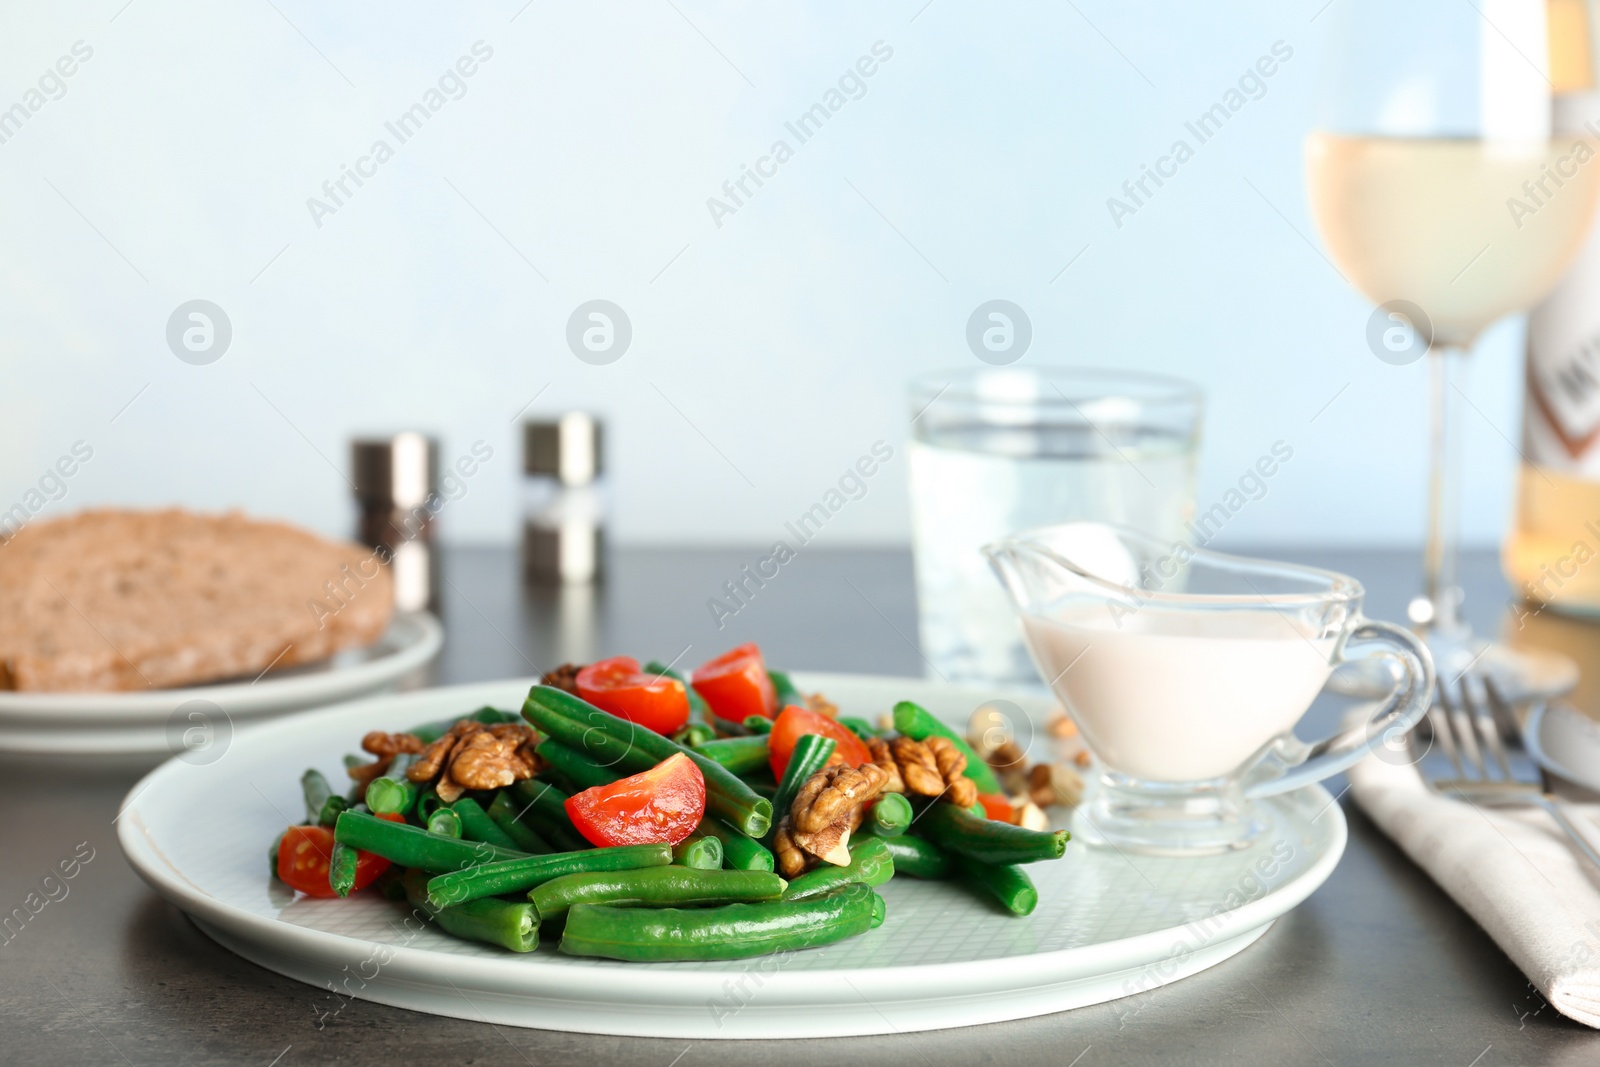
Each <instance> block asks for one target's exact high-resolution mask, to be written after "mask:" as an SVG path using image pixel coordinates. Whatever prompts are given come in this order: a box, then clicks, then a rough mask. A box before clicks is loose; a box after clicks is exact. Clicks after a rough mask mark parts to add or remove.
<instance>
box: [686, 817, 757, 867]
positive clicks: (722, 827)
mask: <svg viewBox="0 0 1600 1067" xmlns="http://www.w3.org/2000/svg"><path fill="white" fill-rule="evenodd" d="M696 833H700V834H705V835H708V836H711V837H715V838H716V839H717V840H719V841H721V842H722V863H723V865H724V866H725V867H727V868H728V869H730V870H735V871H770V870H772V869H773V868H774V867H775V866H776V864H774V863H773V860H772V853H771V852H769V851H768V850H767V847H766V846H765V845H763V844H762V843H761V842H759V841H757V840H755V839H754V838H752V837H748V836H746V835H745V834H744V833H742V832H741V831H739V830H735V829H734V828H733V827H731V826H729V825H728V824H727V823H725V822H723V821H722V820H721V819H719V818H717V817H716V816H715V815H707V816H706V817H705V818H704V819H702V820H700V828H699V829H698V830H697V831H696Z"/></svg>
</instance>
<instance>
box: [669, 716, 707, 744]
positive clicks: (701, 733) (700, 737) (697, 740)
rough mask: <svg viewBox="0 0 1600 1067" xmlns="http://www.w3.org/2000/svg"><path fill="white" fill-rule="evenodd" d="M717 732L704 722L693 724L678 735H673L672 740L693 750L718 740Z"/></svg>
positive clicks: (685, 727)
mask: <svg viewBox="0 0 1600 1067" xmlns="http://www.w3.org/2000/svg"><path fill="white" fill-rule="evenodd" d="M716 737H717V732H716V731H715V730H713V729H712V728H711V727H709V726H707V725H706V724H705V723H703V722H691V723H689V724H688V725H686V726H684V727H683V728H682V729H681V730H679V731H678V732H677V733H675V734H673V735H672V740H674V741H676V742H677V743H678V744H680V745H688V746H689V747H691V748H694V747H697V746H699V745H703V744H705V743H706V742H707V741H714V740H716Z"/></svg>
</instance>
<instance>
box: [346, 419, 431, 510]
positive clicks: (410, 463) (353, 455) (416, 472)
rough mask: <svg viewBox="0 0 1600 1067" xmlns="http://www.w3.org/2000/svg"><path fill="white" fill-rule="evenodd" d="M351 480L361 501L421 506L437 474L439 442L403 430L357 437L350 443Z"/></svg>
mask: <svg viewBox="0 0 1600 1067" xmlns="http://www.w3.org/2000/svg"><path fill="white" fill-rule="evenodd" d="M350 468H351V472H352V476H351V479H350V480H351V481H352V482H354V483H355V489H356V497H357V499H360V500H363V501H370V502H373V503H384V502H387V503H389V504H392V505H394V506H395V507H397V508H415V507H420V506H422V505H423V504H424V503H426V502H427V499H428V494H429V493H431V492H433V487H434V485H435V483H436V482H437V480H438V476H439V443H438V442H437V441H435V440H434V439H433V438H431V437H424V436H423V435H422V434H420V433H415V432H413V431H409V430H408V431H406V432H404V433H397V434H395V435H394V436H393V437H358V438H356V439H355V440H353V441H351V442H350Z"/></svg>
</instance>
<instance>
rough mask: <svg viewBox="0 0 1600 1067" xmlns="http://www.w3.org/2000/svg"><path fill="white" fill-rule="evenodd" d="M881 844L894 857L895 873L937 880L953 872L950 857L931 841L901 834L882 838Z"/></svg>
mask: <svg viewBox="0 0 1600 1067" xmlns="http://www.w3.org/2000/svg"><path fill="white" fill-rule="evenodd" d="M883 844H884V847H885V848H887V849H888V850H889V855H890V856H891V857H892V858H893V859H894V873H895V874H908V875H910V876H911V877H912V878H924V879H927V880H929V881H937V880H940V879H944V878H948V877H950V875H951V874H952V873H953V872H954V869H955V868H954V865H953V864H951V862H950V857H949V856H947V855H945V854H944V852H943V851H941V850H940V848H939V846H938V845H936V844H934V843H933V842H932V841H928V840H925V839H923V838H920V837H912V836H911V835H910V834H902V835H901V836H900V837H886V838H884V839H883Z"/></svg>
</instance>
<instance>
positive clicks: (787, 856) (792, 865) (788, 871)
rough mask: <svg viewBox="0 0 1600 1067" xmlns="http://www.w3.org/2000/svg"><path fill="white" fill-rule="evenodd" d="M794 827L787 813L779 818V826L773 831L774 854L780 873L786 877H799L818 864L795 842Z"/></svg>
mask: <svg viewBox="0 0 1600 1067" xmlns="http://www.w3.org/2000/svg"><path fill="white" fill-rule="evenodd" d="M793 829H794V827H793V824H791V823H790V822H789V816H787V815H785V816H784V817H783V818H782V819H779V820H778V828H777V829H776V830H774V831H773V833H772V854H773V857H774V858H775V859H777V861H778V873H779V874H781V875H783V876H784V877H785V878H795V877H798V876H799V875H802V874H804V873H805V872H806V870H807V868H809V867H812V866H814V865H815V864H816V860H815V859H813V858H812V857H811V856H808V855H806V853H805V852H804V851H803V850H802V849H801V848H800V846H799V845H797V844H795V843H794V834H793V832H792V831H793Z"/></svg>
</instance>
